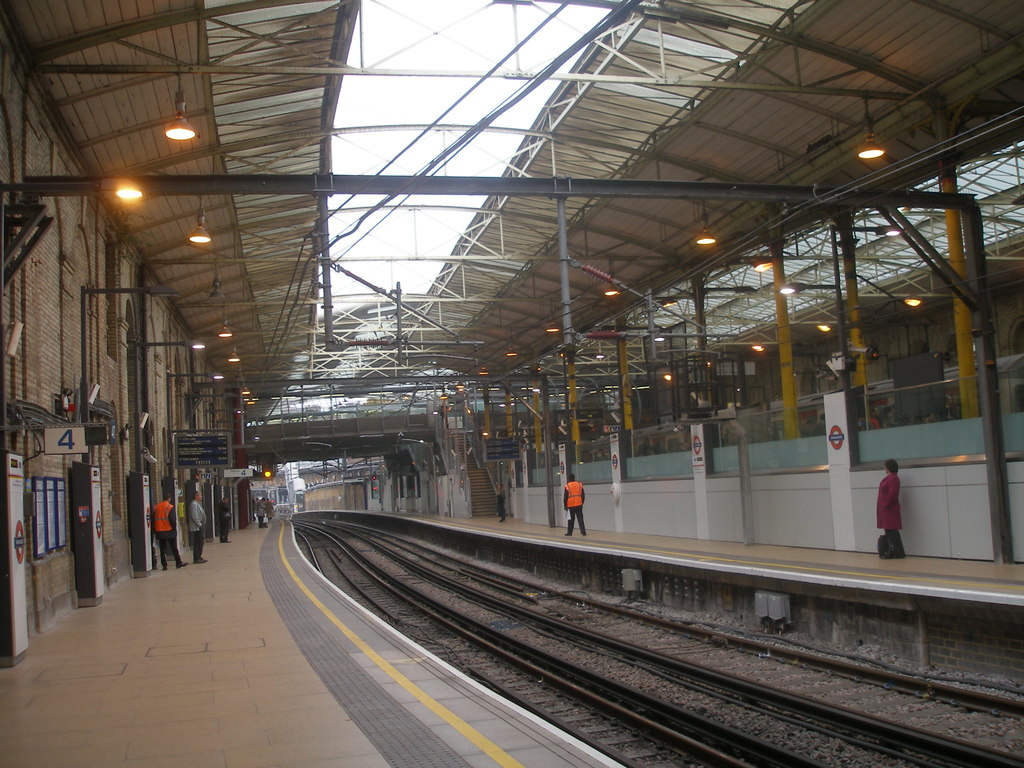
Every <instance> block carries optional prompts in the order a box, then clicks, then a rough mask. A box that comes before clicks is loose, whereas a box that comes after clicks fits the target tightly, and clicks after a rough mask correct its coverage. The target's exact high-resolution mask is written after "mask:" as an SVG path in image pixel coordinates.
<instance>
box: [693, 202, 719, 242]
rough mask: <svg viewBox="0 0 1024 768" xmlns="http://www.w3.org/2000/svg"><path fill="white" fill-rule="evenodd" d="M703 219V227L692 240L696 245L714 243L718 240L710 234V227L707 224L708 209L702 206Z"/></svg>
mask: <svg viewBox="0 0 1024 768" xmlns="http://www.w3.org/2000/svg"><path fill="white" fill-rule="evenodd" d="M701 219H702V220H703V221H704V228H703V229H701V231H700V233H699V234H698V235H697V237H696V238H694V240H693V242H695V243H696V244H697V245H705V246H706V245H714V244H715V243H717V242H718V238H717V237H715V236H714V235H713V234H711V228H710V227H709V226H708V209H707V206H704V213H703V215H702V216H701Z"/></svg>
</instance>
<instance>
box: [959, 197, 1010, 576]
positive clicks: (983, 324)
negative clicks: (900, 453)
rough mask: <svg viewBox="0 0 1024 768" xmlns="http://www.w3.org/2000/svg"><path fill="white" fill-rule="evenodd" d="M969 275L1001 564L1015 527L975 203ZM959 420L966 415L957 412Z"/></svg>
mask: <svg viewBox="0 0 1024 768" xmlns="http://www.w3.org/2000/svg"><path fill="white" fill-rule="evenodd" d="M963 229H964V234H965V235H966V237H965V238H964V239H965V245H966V256H967V276H968V280H969V281H970V283H971V288H972V289H973V290H974V292H975V295H976V296H977V300H978V302H977V308H976V309H975V311H974V313H973V314H974V318H973V320H974V322H973V326H974V336H975V342H974V349H975V361H976V366H977V372H978V404H979V406H980V410H981V429H982V438H983V440H984V445H985V471H986V474H987V476H988V505H989V519H990V525H991V529H992V558H993V561H994V562H995V563H997V564H999V565H1003V564H1009V563H1012V562H1013V530H1012V525H1011V521H1010V491H1009V483H1008V481H1007V471H1006V445H1005V443H1004V442H1003V421H1002V415H1001V414H1000V409H999V378H998V371H997V370H996V345H995V340H994V339H995V327H994V325H993V322H992V305H991V302H990V297H989V290H988V266H987V264H986V261H985V240H984V234H983V231H982V219H981V209H980V208H979V207H978V205H977V204H975V205H974V207H973V208H971V209H970V210H968V211H965V212H964V216H963ZM960 415H961V418H963V417H964V414H963V412H962V411H961V414H960Z"/></svg>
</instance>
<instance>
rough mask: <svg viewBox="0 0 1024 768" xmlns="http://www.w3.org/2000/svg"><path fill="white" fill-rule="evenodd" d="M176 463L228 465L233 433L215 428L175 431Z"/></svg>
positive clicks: (183, 465)
mask: <svg viewBox="0 0 1024 768" xmlns="http://www.w3.org/2000/svg"><path fill="white" fill-rule="evenodd" d="M174 463H175V464H176V465H177V466H178V467H227V466H228V465H229V464H230V463H231V433H230V432H224V431H220V430H214V429H206V430H202V429H200V430H177V431H175V432H174Z"/></svg>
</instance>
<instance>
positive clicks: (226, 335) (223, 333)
mask: <svg viewBox="0 0 1024 768" xmlns="http://www.w3.org/2000/svg"><path fill="white" fill-rule="evenodd" d="M234 335H235V334H234V333H232V332H231V329H230V328H229V327H228V320H227V318H224V325H223V326H222V327H221V329H220V332H219V333H218V334H217V336H219V337H220V338H222V339H230V338H231V337H232V336H234Z"/></svg>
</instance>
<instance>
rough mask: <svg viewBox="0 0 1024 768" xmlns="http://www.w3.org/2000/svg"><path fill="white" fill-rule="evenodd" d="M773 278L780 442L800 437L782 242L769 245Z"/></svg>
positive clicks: (778, 241)
mask: <svg viewBox="0 0 1024 768" xmlns="http://www.w3.org/2000/svg"><path fill="white" fill-rule="evenodd" d="M771 254H772V277H773V280H774V288H775V324H776V334H777V340H778V347H779V376H780V384H781V387H782V429H783V438H784V439H786V440H795V439H796V438H798V437H800V423H799V421H798V420H797V412H796V375H795V374H794V372H793V339H792V335H791V333H790V328H789V306H788V305H787V304H786V297H785V296H783V295H782V294H781V293H779V290H780V289H781V288H782V286H784V285H785V284H786V268H785V264H784V263H783V259H782V240H774V241H773V242H772V245H771Z"/></svg>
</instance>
